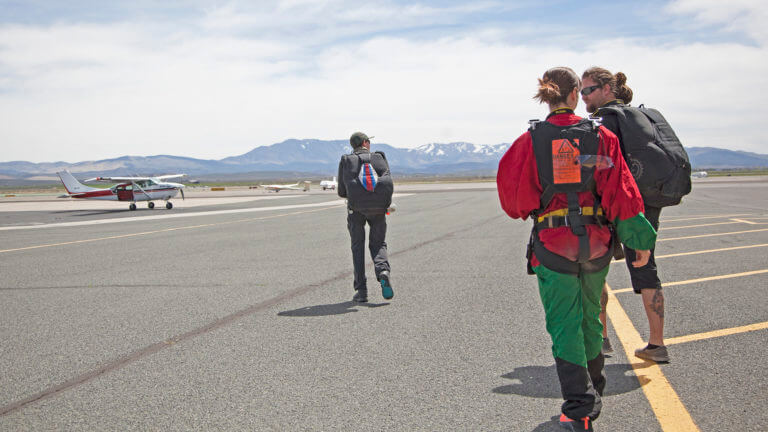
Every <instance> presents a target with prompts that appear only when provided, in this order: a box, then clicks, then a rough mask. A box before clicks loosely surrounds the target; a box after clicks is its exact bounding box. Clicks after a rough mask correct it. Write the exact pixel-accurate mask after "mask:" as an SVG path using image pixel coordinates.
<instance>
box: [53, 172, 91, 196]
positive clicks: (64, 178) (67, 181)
mask: <svg viewBox="0 0 768 432" xmlns="http://www.w3.org/2000/svg"><path fill="white" fill-rule="evenodd" d="M56 174H57V175H58V176H59V178H60V179H61V182H62V183H64V188H65V189H66V190H67V193H69V194H70V195H73V194H78V193H83V192H88V191H93V190H99V189H98V188H94V187H90V186H86V185H84V184H82V183H80V182H79V181H77V179H76V178H75V176H73V175H72V173H70V172H69V171H67V170H64V171H59V172H57V173H56Z"/></svg>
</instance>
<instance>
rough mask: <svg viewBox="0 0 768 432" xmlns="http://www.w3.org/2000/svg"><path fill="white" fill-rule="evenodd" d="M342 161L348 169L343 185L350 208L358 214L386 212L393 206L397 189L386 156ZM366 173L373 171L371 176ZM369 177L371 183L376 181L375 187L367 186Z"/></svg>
mask: <svg viewBox="0 0 768 432" xmlns="http://www.w3.org/2000/svg"><path fill="white" fill-rule="evenodd" d="M342 158H343V160H344V169H345V171H344V174H343V181H344V186H345V188H346V190H347V203H348V205H349V207H350V208H352V209H354V210H358V211H370V210H377V211H381V212H384V211H386V209H387V208H388V207H389V206H390V205H391V204H392V192H393V189H394V185H393V182H392V175H391V174H390V172H389V164H388V163H387V157H386V156H385V155H384V153H383V152H380V151H377V152H373V153H359V154H358V153H352V154H348V155H344V156H342ZM366 169H369V170H372V172H371V173H369V174H370V176H365V175H364V174H365V172H364V170H366ZM366 177H368V179H369V180H372V178H371V177H375V180H373V184H366V183H367V182H366Z"/></svg>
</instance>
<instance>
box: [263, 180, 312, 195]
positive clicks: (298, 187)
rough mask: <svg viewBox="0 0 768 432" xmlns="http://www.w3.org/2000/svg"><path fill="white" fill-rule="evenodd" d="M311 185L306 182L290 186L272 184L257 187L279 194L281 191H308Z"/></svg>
mask: <svg viewBox="0 0 768 432" xmlns="http://www.w3.org/2000/svg"><path fill="white" fill-rule="evenodd" d="M310 184H311V183H310V182H308V181H303V182H298V183H296V184H290V185H279V184H273V185H259V187H261V188H264V189H265V190H268V191H275V192H280V191H281V190H300V191H304V192H306V191H308V190H309V185H310Z"/></svg>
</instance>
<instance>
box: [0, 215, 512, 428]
mask: <svg viewBox="0 0 768 432" xmlns="http://www.w3.org/2000/svg"><path fill="white" fill-rule="evenodd" d="M319 210H326V209H315V210H306V211H303V212H294V213H287V214H284V216H287V215H291V214H298V213H308V212H314V211H319ZM271 217H275V216H271ZM501 217H502V216H501V215H497V216H494V217H491V218H488V219H485V220H483V221H481V222H480V223H478V224H473V225H470V226H469V227H465V228H462V229H458V230H455V231H451V232H449V233H446V234H443V235H441V236H438V237H435V238H432V239H429V240H425V241H422V242H419V243H416V244H414V245H411V246H410V247H408V248H407V249H404V250H400V251H398V252H395V253H392V254H390V256H398V255H401V254H404V253H407V252H411V251H413V250H417V249H419V248H422V247H424V246H426V245H429V244H432V243H436V242H438V241H442V240H445V239H447V238H450V237H452V236H454V235H455V234H458V233H461V232H465V231H470V230H472V229H475V228H477V227H478V226H483V225H485V224H487V223H488V222H491V221H492V220H494V219H498V218H501ZM228 223H231V222H228ZM211 225H213V224H211ZM174 229H177V228H174ZM350 274H352V272H350V271H344V272H341V273H339V274H337V275H336V276H333V277H331V278H330V279H326V280H324V281H321V282H317V283H312V284H309V285H305V286H303V287H300V288H296V289H293V290H291V291H287V292H285V293H283V294H280V295H277V296H275V297H272V298H270V299H267V300H265V301H262V302H260V303H256V304H254V305H251V306H249V307H247V308H245V309H241V310H239V311H236V312H233V313H231V314H229V315H226V316H224V317H222V318H219V319H217V320H215V321H212V322H209V323H208V324H205V325H203V326H201V327H198V328H195V329H192V330H190V331H187V332H184V333H182V334H180V335H177V336H173V337H171V338H168V339H165V340H163V341H160V342H156V343H154V344H151V345H148V346H146V347H144V348H141V349H138V350H136V351H133V352H131V353H129V354H127V355H124V356H121V357H119V358H117V359H115V360H113V361H111V362H108V363H105V364H103V365H101V366H99V367H97V368H96V369H94V370H92V371H90V372H86V373H83V374H80V375H78V376H76V377H74V378H71V379H69V380H67V381H65V382H63V383H61V384H57V385H54V386H52V387H49V388H47V389H45V390H43V391H41V392H38V393H36V394H34V395H32V396H29V397H27V398H24V399H21V400H18V401H16V402H11V403H9V404H6V405H4V406H2V407H0V417H3V416H5V415H8V414H10V413H12V412H15V411H18V410H20V409H22V408H24V407H26V406H28V405H30V404H32V403H35V402H37V401H41V400H45V399H49V398H52V397H54V396H56V395H58V394H60V393H62V392H65V391H67V390H71V389H72V388H75V387H78V386H80V385H82V384H85V383H87V382H89V381H91V380H93V379H95V378H98V377H100V376H102V375H104V374H106V373H109V372H112V371H115V370H118V369H121V368H123V367H125V366H127V365H128V364H130V363H133V362H135V361H137V360H139V359H142V358H144V357H147V356H150V355H152V354H155V353H157V352H160V351H162V350H164V349H166V348H168V347H170V346H173V345H175V344H176V343H179V342H183V341H185V340H188V339H191V338H194V337H196V336H199V335H202V334H205V333H209V332H211V331H213V330H216V329H219V328H222V327H225V326H227V325H229V324H231V323H232V322H234V321H236V320H238V319H240V318H243V317H246V316H248V315H251V314H253V313H256V312H259V311H262V310H264V309H266V308H268V307H270V306H274V305H276V304H279V303H281V302H283V301H285V300H289V299H292V298H294V297H298V296H300V295H302V294H305V293H308V292H310V291H312V290H313V289H315V288H317V287H322V286H324V285H327V284H329V283H331V282H336V281H339V280H341V279H342V278H345V277H349V275H350Z"/></svg>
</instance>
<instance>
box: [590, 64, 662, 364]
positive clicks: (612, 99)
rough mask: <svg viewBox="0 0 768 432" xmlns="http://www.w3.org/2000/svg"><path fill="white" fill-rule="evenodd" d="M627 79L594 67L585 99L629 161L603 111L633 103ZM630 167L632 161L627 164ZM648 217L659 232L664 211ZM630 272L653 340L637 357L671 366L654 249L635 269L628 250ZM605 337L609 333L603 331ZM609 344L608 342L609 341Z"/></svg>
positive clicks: (650, 211)
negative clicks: (646, 261)
mask: <svg viewBox="0 0 768 432" xmlns="http://www.w3.org/2000/svg"><path fill="white" fill-rule="evenodd" d="M626 82H627V77H626V75H624V74H623V73H621V72H618V73H616V75H614V74H612V73H611V72H610V71H608V70H606V69H603V68H600V67H592V68H589V69H587V70H586V71H584V73H583V74H582V89H581V98H582V100H583V101H584V104H585V105H586V106H587V111H588V112H590V113H592V115H593V116H595V117H601V118H602V124H603V126H605V127H606V128H608V129H609V130H610V131H611V132H613V133H614V134H616V136H617V137H618V138H619V144H620V146H621V151H622V154H623V156H624V158H625V160H626V159H627V153H626V148H625V145H624V141H623V138H622V133H621V130H620V128H619V120H618V118H617V117H616V114H615V113H614V112H613V111H610V110H603V111H602V112H601V108H605V107H610V106H624V105H626V104H629V103H630V102H632V89H630V88H629V87H628V86H627V85H626ZM627 163H628V164H629V163H630V161H627ZM643 213H644V215H645V217H646V219H648V221H649V222H650V223H651V225H653V228H654V229H656V231H658V230H659V216H660V215H661V208H658V207H653V206H649V205H648V204H645V209H644V212H643ZM624 254H625V255H626V260H625V261H626V263H627V268H628V269H629V275H630V278H631V280H632V288H633V290H634V291H635V293H636V294H640V295H641V296H642V298H643V306H644V307H645V314H646V316H647V317H648V324H649V327H650V336H649V338H648V345H647V346H645V347H643V348H638V349H637V350H635V356H637V357H639V358H642V359H645V360H652V361H655V362H668V361H669V354H668V352H667V347H666V346H664V294H663V293H662V289H661V288H662V287H661V281H660V280H659V276H658V271H657V268H656V260H655V259H654V250H653V249H651V257H650V259H649V260H648V263H647V264H646V265H644V266H642V267H639V268H636V267H633V266H632V265H631V264H630V263H631V262H632V261H634V260H635V259H636V258H635V256H636V253H635V250H633V249H631V248H628V247H626V246H624ZM606 289H607V285H606V287H604V292H603V298H602V299H601V303H602V308H603V312H602V313H601V320H602V321H603V328H604V329H605V304H606V303H607V301H608V296H607V292H606V291H605V290H606ZM603 332H604V336H605V330H603ZM605 340H606V341H607V338H606V339H605ZM609 348H610V343H608V344H607V346H604V352H605V351H606V350H607V349H609Z"/></svg>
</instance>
